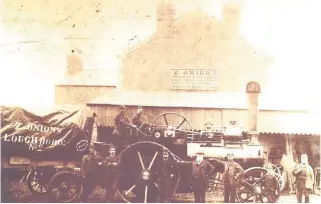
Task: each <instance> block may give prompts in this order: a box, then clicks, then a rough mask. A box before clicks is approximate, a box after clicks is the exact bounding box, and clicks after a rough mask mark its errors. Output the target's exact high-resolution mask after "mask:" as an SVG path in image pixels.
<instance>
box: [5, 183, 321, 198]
mask: <svg viewBox="0 0 321 204" xmlns="http://www.w3.org/2000/svg"><path fill="white" fill-rule="evenodd" d="M8 187H9V192H10V194H11V195H10V198H11V199H10V201H8V202H14V203H16V202H19V203H20V202H21V203H26V202H27V203H29V202H33V203H44V202H50V200H49V199H48V197H46V196H33V195H32V194H31V193H30V192H29V190H28V188H27V186H26V185H25V184H24V183H23V184H20V183H19V181H12V182H10V183H9V186H8ZM104 196H105V192H104V190H102V189H101V188H99V187H97V188H96V190H95V191H94V192H93V193H92V194H91V196H90V199H89V201H90V202H95V203H104ZM1 197H3V195H2V196H1ZM117 197H118V195H117ZM206 199H207V202H208V203H222V202H223V192H222V191H216V192H210V193H207V195H206ZM117 202H119V203H122V202H123V201H122V200H120V198H119V197H118V199H117ZM172 202H173V203H193V202H194V197H193V194H191V193H184V194H176V195H174V197H173V199H172ZM320 202H321V197H320V196H317V195H311V198H310V203H320ZM279 203H296V197H295V195H282V196H281V197H280V199H279Z"/></svg>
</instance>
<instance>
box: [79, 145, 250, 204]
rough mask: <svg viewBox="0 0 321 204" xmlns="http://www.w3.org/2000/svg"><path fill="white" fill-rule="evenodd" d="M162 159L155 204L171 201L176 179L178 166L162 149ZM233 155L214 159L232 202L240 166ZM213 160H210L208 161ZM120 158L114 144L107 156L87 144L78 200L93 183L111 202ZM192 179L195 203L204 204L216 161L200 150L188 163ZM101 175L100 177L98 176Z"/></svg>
mask: <svg viewBox="0 0 321 204" xmlns="http://www.w3.org/2000/svg"><path fill="white" fill-rule="evenodd" d="M162 156H163V157H162V160H161V161H162V162H159V163H158V167H157V172H156V183H157V187H158V199H157V201H158V202H159V203H169V202H171V197H172V194H173V192H174V191H175V188H176V187H177V186H175V185H176V179H177V175H178V171H179V168H178V166H177V163H176V161H175V159H174V157H170V151H169V150H168V149H167V148H164V149H163V152H162ZM233 156H234V155H233V154H228V155H227V158H228V160H227V161H220V160H215V162H216V163H217V164H218V165H223V166H224V179H223V181H224V202H225V203H234V202H235V197H236V185H237V184H238V180H239V178H242V174H243V172H244V170H243V168H242V167H241V166H240V165H239V164H238V163H236V162H235V161H233ZM211 161H213V160H211ZM120 164H121V161H120V158H119V157H118V156H116V147H115V146H112V147H110V150H109V156H107V157H106V158H102V157H101V156H100V155H99V153H97V152H96V151H95V150H94V147H93V146H91V147H90V151H89V153H88V154H87V155H85V156H84V157H83V160H82V176H83V188H84V189H83V193H82V195H81V201H82V202H88V197H89V195H90V194H91V193H92V192H93V191H94V189H95V188H96V186H97V185H100V186H101V187H102V188H104V189H105V190H106V202H111V201H112V199H113V196H114V194H115V192H116V190H117V185H118V181H119V176H120V169H119V165H120ZM191 165H192V178H191V186H192V188H193V192H194V198H195V203H206V199H205V192H206V189H207V188H208V180H209V176H210V175H211V174H212V173H213V172H214V170H215V166H216V164H215V165H214V166H213V165H212V164H211V163H210V162H208V161H206V160H204V153H203V152H198V153H196V159H195V160H194V161H193V162H192V163H191ZM102 178H103V179H102Z"/></svg>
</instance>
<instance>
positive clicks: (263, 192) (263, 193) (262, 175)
mask: <svg viewBox="0 0 321 204" xmlns="http://www.w3.org/2000/svg"><path fill="white" fill-rule="evenodd" d="M244 180H245V182H246V183H247V184H250V185H251V186H253V187H254V188H255V189H256V192H254V191H253V189H252V188H251V187H249V186H248V185H244V183H243V184H240V185H239V186H238V187H237V189H236V195H237V198H238V200H239V202H241V203H276V202H277V201H278V200H279V198H280V185H279V182H278V180H277V177H276V174H274V173H270V174H269V172H268V170H266V169H264V168H261V167H253V168H250V169H247V170H246V171H245V172H244Z"/></svg>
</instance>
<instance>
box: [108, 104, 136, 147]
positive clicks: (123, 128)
mask: <svg viewBox="0 0 321 204" xmlns="http://www.w3.org/2000/svg"><path fill="white" fill-rule="evenodd" d="M118 110H119V112H118V114H117V115H116V117H115V119H114V121H115V130H114V132H113V135H114V136H116V137H117V140H118V142H119V144H118V150H122V149H123V148H124V146H125V144H126V141H127V140H128V139H129V137H130V130H131V128H133V127H134V126H133V125H131V124H130V122H129V120H128V118H127V117H126V107H125V106H119V108H118Z"/></svg>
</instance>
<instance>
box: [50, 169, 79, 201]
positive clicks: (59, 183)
mask: <svg viewBox="0 0 321 204" xmlns="http://www.w3.org/2000/svg"><path fill="white" fill-rule="evenodd" d="M81 186H82V179H81V178H80V177H79V176H78V175H76V174H74V173H72V172H69V171H62V172H59V173H57V174H55V175H54V176H53V177H52V178H51V180H50V182H49V184H48V192H49V193H50V195H51V197H52V198H53V199H54V200H55V201H56V202H59V203H67V202H74V201H75V200H76V199H77V198H78V197H79V195H80V193H81Z"/></svg>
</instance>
